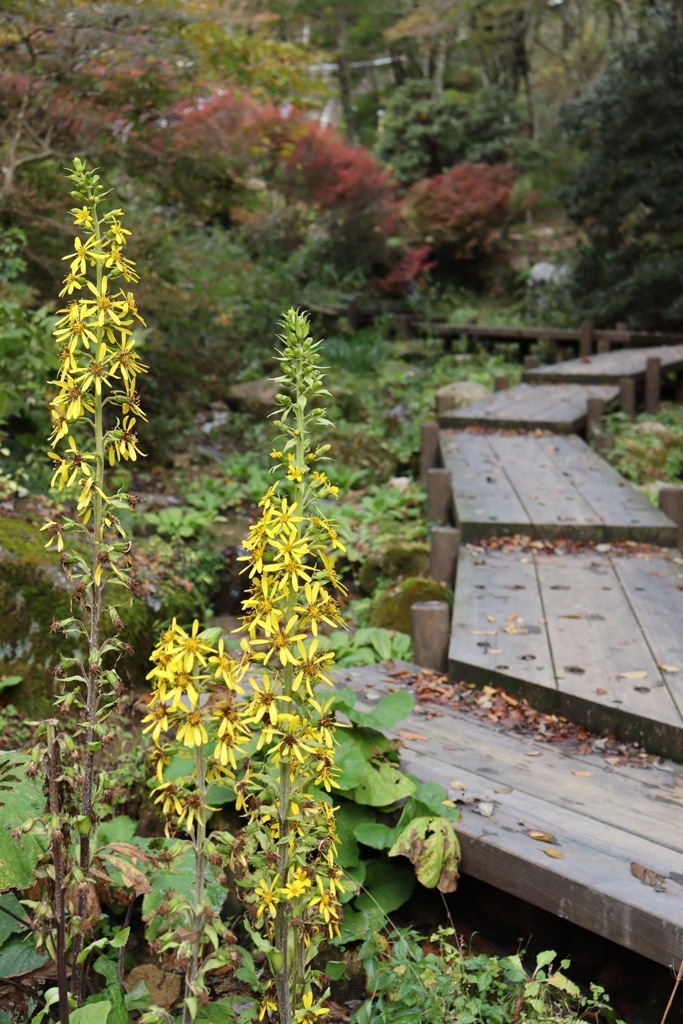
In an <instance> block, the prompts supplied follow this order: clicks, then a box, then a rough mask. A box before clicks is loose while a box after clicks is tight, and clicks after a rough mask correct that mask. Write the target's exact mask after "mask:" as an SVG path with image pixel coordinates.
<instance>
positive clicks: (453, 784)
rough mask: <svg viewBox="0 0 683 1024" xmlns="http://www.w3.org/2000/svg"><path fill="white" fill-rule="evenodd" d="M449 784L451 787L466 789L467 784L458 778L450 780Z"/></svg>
mask: <svg viewBox="0 0 683 1024" xmlns="http://www.w3.org/2000/svg"><path fill="white" fill-rule="evenodd" d="M448 785H449V786H450V787H451V789H466V786H465V785H464V784H463V783H462V782H458V780H457V779H456V780H455V781H454V782H449V783H448Z"/></svg>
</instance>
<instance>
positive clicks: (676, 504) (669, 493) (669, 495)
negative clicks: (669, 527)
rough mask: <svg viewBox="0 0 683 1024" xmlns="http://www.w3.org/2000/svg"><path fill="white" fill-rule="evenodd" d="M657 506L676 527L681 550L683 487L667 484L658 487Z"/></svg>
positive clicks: (682, 543)
mask: <svg viewBox="0 0 683 1024" xmlns="http://www.w3.org/2000/svg"><path fill="white" fill-rule="evenodd" d="M658 500H659V507H660V509H661V510H662V512H663V513H664V515H665V516H668V517H669V519H673V521H674V523H675V524H676V526H677V527H678V546H679V548H680V549H681V550H683V487H681V486H678V487H675V486H673V485H672V484H667V485H666V486H664V487H660V489H659V496H658Z"/></svg>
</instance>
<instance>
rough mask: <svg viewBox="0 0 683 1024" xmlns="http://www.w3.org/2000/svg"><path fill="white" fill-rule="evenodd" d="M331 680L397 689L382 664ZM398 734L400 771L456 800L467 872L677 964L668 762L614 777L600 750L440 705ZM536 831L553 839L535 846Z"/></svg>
mask: <svg viewBox="0 0 683 1024" xmlns="http://www.w3.org/2000/svg"><path fill="white" fill-rule="evenodd" d="M339 679H340V682H341V683H342V685H351V686H352V687H353V688H354V689H355V690H356V691H357V692H358V693H359V704H358V706H366V707H368V706H371V705H372V703H373V701H374V700H376V699H379V698H380V697H381V696H382V695H383V694H384V693H386V692H388V691H389V690H391V689H396V688H397V683H396V680H395V679H392V678H391V676H388V675H387V674H386V672H385V671H384V670H383V668H382V666H374V667H371V668H364V669H352V670H345V671H343V670H342V671H340V672H339ZM419 710H422V711H423V712H424V711H425V710H429V711H430V712H432V713H433V714H434V715H435V717H433V718H431V719H430V718H428V717H426V716H425V715H424V714H419V713H418V711H419ZM401 731H403V732H404V734H405V735H404V738H403V740H402V743H403V750H402V754H401V764H402V767H403V768H404V770H407V771H410V772H412V773H413V774H415V775H416V777H417V778H418V779H420V780H421V781H434V782H440V783H441V784H442V785H443V786H444V788H445V789H446V791H447V792H448V793H449V795H450V796H451V797H452V798H454V799H456V800H459V801H462V806H461V811H462V819H461V821H460V822H458V823H457V825H456V828H457V831H458V834H459V837H460V841H461V845H462V848H463V862H462V868H463V871H464V872H465V873H466V874H471V875H473V876H475V877H477V878H480V879H482V880H484V881H486V882H488V883H489V884H491V885H493V886H495V887H497V888H499V889H503V890H505V891H507V892H511V893H513V894H514V895H516V896H521V897H522V898H523V899H526V900H528V901H529V902H531V903H534V904H536V905H537V906H540V907H543V908H544V909H546V910H549V911H550V912H552V913H555V914H557V915H558V916H560V917H563V918H567V919H568V920H571V921H573V922H575V923H576V924H579V925H581V926H582V927H585V928H588V929H589V930H591V931H594V932H596V933H598V934H600V935H603V936H605V937H607V938H609V939H611V940H612V941H615V942H618V943H620V944H622V945H624V946H627V947H628V948H631V949H634V950H635V951H636V952H638V953H640V954H642V955H644V956H647V957H650V958H651V959H653V960H655V961H656V962H659V963H662V964H665V965H667V966H668V965H669V964H670V963H671V962H673V961H674V960H675V959H676V958H680V948H681V944H682V943H683V831H682V830H681V829H680V828H679V827H678V822H679V817H680V800H678V799H677V797H676V790H675V789H674V787H673V782H672V778H673V773H674V772H675V771H676V767H675V766H673V765H667V764H663V765H661V766H659V767H658V768H654V767H651V768H650V769H648V770H643V771H640V772H638V771H636V770H634V769H629V770H617V771H615V770H613V769H611V768H610V766H609V765H607V764H605V762H604V761H603V760H602V759H601V758H600V757H599V756H598V755H596V754H592V755H588V756H585V757H578V756H575V755H571V754H567V753H565V752H563V751H561V750H558V749H557V748H556V747H554V746H551V745H550V744H539V743H538V742H536V741H534V740H532V739H530V738H527V737H519V736H513V735H510V734H504V733H502V732H501V731H500V730H498V729H496V728H495V727H492V726H489V725H486V724H485V723H483V722H480V721H476V720H474V719H472V718H471V717H469V716H467V715H466V714H459V713H458V712H457V711H453V710H451V709H444V708H442V707H441V706H434V707H432V706H429V705H427V706H425V707H422V708H421V709H416V711H415V712H413V713H412V714H411V715H410V716H409V717H408V718H407V719H406V720H405V721H404V722H403V723H401V724H400V726H399V727H398V734H399V735H400V732H401ZM395 734H396V733H395ZM529 754H532V755H533V756H531V757H530V756H529ZM587 769H588V770H590V772H592V774H591V775H586V770H587ZM575 771H581V772H582V777H580V778H579V777H576V776H575V775H573V772H575ZM455 780H457V783H458V785H457V788H454V786H453V783H454V781H455ZM482 803H483V804H484V806H485V807H486V811H487V813H486V814H484V813H482V811H481V804H482ZM677 811H678V814H677V813H676V812H677ZM533 829H536V830H539V831H542V832H548V833H549V834H550V835H552V836H553V838H554V840H555V842H554V843H552V844H544V843H540V842H536V841H535V840H533V839H532V838H530V837H529V835H528V832H529V831H530V830H533ZM544 849H553V850H556V851H558V852H559V853H561V854H562V857H561V858H559V859H554V858H550V857H548V856H547V855H546V854H545V853H544V852H543V851H544ZM632 863H636V864H640V865H642V866H643V867H644V868H647V869H648V870H649V871H651V872H656V873H657V874H658V875H661V876H662V878H663V882H662V885H663V888H664V891H656V890H655V889H654V888H652V887H651V886H648V885H644V884H643V883H642V882H641V881H639V880H638V879H637V878H636V877H634V876H633V874H632V872H631V864H632Z"/></svg>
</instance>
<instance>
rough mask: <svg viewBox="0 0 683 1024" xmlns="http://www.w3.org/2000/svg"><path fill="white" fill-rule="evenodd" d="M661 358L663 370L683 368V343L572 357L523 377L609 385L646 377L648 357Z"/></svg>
mask: <svg viewBox="0 0 683 1024" xmlns="http://www.w3.org/2000/svg"><path fill="white" fill-rule="evenodd" d="M655 357H656V358H658V359H660V360H661V367H662V370H663V371H664V372H666V371H668V370H679V369H681V367H683V345H680V344H679V345H659V346H654V347H652V348H637V349H636V348H625V349H615V350H614V351H612V352H602V353H599V354H598V355H594V356H585V357H583V358H581V359H569V360H567V362H565V363H555V365H554V366H539V367H536V369H533V370H526V371H525V372H524V373H523V374H522V380H523V381H525V382H527V383H530V384H531V383H534V382H535V383H538V384H561V383H573V384H582V383H583V384H589V383H592V384H610V383H618V382H619V380H620V379H622V378H623V377H631V378H633V379H634V380H644V379H645V369H646V364H647V360H648V359H651V358H655Z"/></svg>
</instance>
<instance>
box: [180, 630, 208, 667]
mask: <svg viewBox="0 0 683 1024" xmlns="http://www.w3.org/2000/svg"><path fill="white" fill-rule="evenodd" d="M174 621H175V620H174ZM198 632H199V620H198V619H195V620H194V622H193V623H192V632H191V633H186V632H185V630H184V629H182V628H181V627H179V626H177V627H176V633H177V635H178V640H177V641H176V651H177V654H176V656H175V658H174V664H175V665H176V666H177V667H178V668H180V667H182V668H184V670H185V671H186V672H191V671H192V669H193V667H194V664H195V662H196V663H197V664H198V665H201V666H205V665H206V658H205V654H207V653H208V651H209V650H210V648H209V646H208V644H206V643H205V642H204V641H203V640H202V639H201V637H200V636H198V635H197V634H198Z"/></svg>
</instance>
